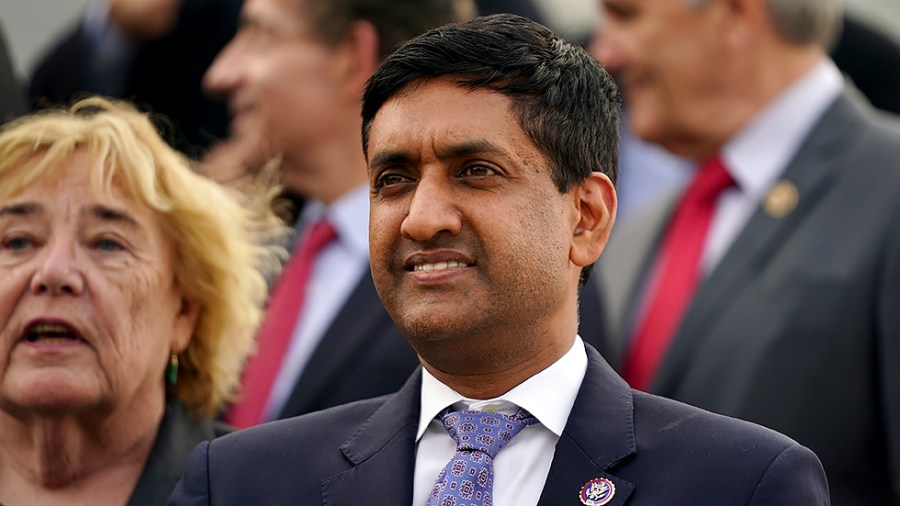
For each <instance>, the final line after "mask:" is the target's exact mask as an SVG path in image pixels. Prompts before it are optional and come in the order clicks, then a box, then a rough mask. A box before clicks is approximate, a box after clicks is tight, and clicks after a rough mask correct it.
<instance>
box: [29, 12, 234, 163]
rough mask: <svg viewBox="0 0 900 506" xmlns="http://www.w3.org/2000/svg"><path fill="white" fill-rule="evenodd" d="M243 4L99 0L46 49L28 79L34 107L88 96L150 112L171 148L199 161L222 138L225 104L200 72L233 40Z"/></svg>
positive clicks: (225, 115)
mask: <svg viewBox="0 0 900 506" xmlns="http://www.w3.org/2000/svg"><path fill="white" fill-rule="evenodd" d="M240 8H241V0H102V1H97V2H91V3H90V5H89V7H88V10H87V12H86V14H85V16H84V17H83V19H82V20H80V22H79V23H78V24H77V25H76V26H75V27H73V28H72V30H70V31H69V32H67V33H66V34H64V35H63V36H62V37H61V38H60V39H59V41H58V42H57V43H56V44H54V46H53V47H51V48H50V50H48V51H47V53H46V55H45V56H44V57H43V59H42V60H41V62H40V63H39V64H38V65H37V67H36V68H35V70H34V72H33V73H32V76H31V82H30V85H29V94H30V97H31V101H32V103H33V105H34V106H35V107H37V108H41V107H47V106H58V105H68V104H69V103H71V102H73V101H75V100H77V99H78V98H81V97H82V96H85V95H87V94H94V93H97V94H102V95H106V96H111V97H117V98H122V99H125V100H129V101H132V102H134V103H135V105H136V106H137V107H139V108H141V109H142V110H147V111H150V112H152V113H154V115H153V117H154V119H155V120H157V124H158V126H160V127H161V133H162V134H163V135H164V137H165V138H166V140H167V141H168V142H169V143H170V144H171V145H172V146H173V147H175V148H176V149H179V150H180V151H182V152H184V153H185V154H187V155H189V156H191V157H193V158H200V157H201V156H202V155H203V154H204V153H205V150H206V149H207V147H208V146H209V145H210V144H212V143H213V142H214V141H215V140H217V139H220V138H222V137H223V136H225V134H226V133H227V125H228V117H227V114H226V110H225V107H224V106H223V104H221V103H219V102H217V101H214V100H212V99H210V98H209V97H207V96H206V95H205V94H204V92H203V88H202V86H201V81H202V80H203V73H204V72H206V69H207V68H209V65H210V64H211V63H212V61H213V58H215V56H216V54H217V53H218V52H219V50H220V49H221V48H222V47H223V46H224V45H225V44H226V43H227V42H228V41H229V40H230V39H231V38H232V37H233V36H234V34H235V31H236V30H237V16H238V12H239V11H240Z"/></svg>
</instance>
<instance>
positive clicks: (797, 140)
mask: <svg viewBox="0 0 900 506" xmlns="http://www.w3.org/2000/svg"><path fill="white" fill-rule="evenodd" d="M842 88H843V77H842V76H841V73H840V71H839V70H838V68H837V67H836V66H835V64H834V62H832V61H831V60H830V59H828V58H822V60H821V61H819V63H818V64H817V65H816V66H815V67H813V69H812V70H811V71H809V72H808V73H807V74H806V75H804V76H803V77H801V78H800V79H798V80H797V81H796V82H794V83H793V84H792V85H791V86H789V87H788V88H787V89H786V90H784V91H783V92H782V93H781V94H780V95H779V96H778V97H776V98H775V100H773V101H772V102H771V103H770V104H769V105H767V106H766V107H765V108H764V109H762V111H760V112H759V114H757V115H756V117H754V118H753V120H751V121H750V122H749V123H748V124H747V126H745V127H744V129H743V130H741V131H740V132H739V133H738V134H737V135H736V136H734V137H732V139H731V140H730V141H728V143H727V144H726V145H725V147H724V148H723V150H722V158H723V161H724V162H725V166H726V167H728V170H729V172H730V173H731V176H732V177H733V178H734V180H735V182H737V183H738V186H739V187H740V189H741V192H744V193H746V194H747V195H749V196H753V197H755V198H756V199H757V200H761V199H762V196H763V195H764V194H765V193H766V191H768V189H769V187H770V186H771V185H772V184H773V183H774V182H775V180H776V179H777V178H778V177H779V176H780V175H781V174H782V173H783V172H784V170H785V169H786V168H787V165H788V163H789V162H790V160H791V159H792V158H793V157H794V155H795V154H796V152H797V149H799V147H800V145H801V144H802V143H803V140H804V139H805V138H806V136H807V135H808V134H809V132H810V130H811V129H812V128H813V126H814V125H815V124H816V122H817V121H818V120H819V118H820V117H821V115H822V114H823V113H824V112H825V110H826V109H827V108H828V106H829V105H831V103H832V102H833V101H834V100H835V98H837V96H838V95H839V94H840V93H841V89H842Z"/></svg>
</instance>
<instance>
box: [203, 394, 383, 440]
mask: <svg viewBox="0 0 900 506" xmlns="http://www.w3.org/2000/svg"><path fill="white" fill-rule="evenodd" d="M388 398H390V396H389V395H386V396H382V397H377V398H374V399H365V400H362V401H357V402H352V403H349V404H343V405H340V406H335V407H332V408H328V409H324V410H321V411H315V412H313V413H307V414H305V415H301V416H295V417H293V418H286V419H283V420H277V421H274V422H269V423H265V424H262V425H259V426H256V427H252V428H249V429H244V430H239V431H237V432H233V433H231V434H229V435H227V436H224V437H221V438H219V439H217V440H216V441H215V444H214V445H212V446H211V451H216V452H232V451H238V452H253V453H262V454H265V453H267V452H270V451H272V450H274V449H278V448H281V449H284V448H285V447H286V446H292V447H294V446H296V447H297V448H301V447H303V446H298V445H307V444H310V443H311V444H313V446H321V447H327V448H330V449H336V448H337V447H338V446H340V445H341V443H343V442H344V441H346V440H347V439H348V438H349V437H351V436H352V435H353V433H354V432H356V431H357V430H358V429H359V427H360V425H362V424H363V423H364V422H365V421H366V420H367V419H369V418H370V417H371V416H372V414H373V413H375V411H377V410H378V408H379V407H381V405H382V404H384V402H385V401H386V400H387V399H388Z"/></svg>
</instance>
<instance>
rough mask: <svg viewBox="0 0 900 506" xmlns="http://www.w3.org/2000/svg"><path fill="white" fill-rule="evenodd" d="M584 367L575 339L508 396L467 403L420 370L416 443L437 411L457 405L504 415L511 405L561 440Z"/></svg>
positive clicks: (580, 344)
mask: <svg viewBox="0 0 900 506" xmlns="http://www.w3.org/2000/svg"><path fill="white" fill-rule="evenodd" d="M587 364H588V359H587V353H586V352H585V350H584V343H583V342H582V340H581V337H579V336H575V342H574V343H573V344H572V347H571V348H570V349H569V351H567V352H566V354H565V355H563V356H562V357H560V358H559V360H557V361H556V362H554V363H553V364H551V365H550V366H548V367H547V368H546V369H544V370H543V371H541V372H539V373H537V374H535V375H534V376H532V377H530V378H528V379H527V380H525V381H524V382H522V383H521V384H519V385H518V386H516V387H515V388H513V389H512V390H510V391H509V392H506V393H505V394H503V395H501V396H500V397H498V398H496V399H488V400H476V399H467V398H465V397H463V396H462V395H460V394H459V393H458V392H456V391H455V390H453V389H452V388H450V387H448V386H447V385H445V384H443V383H441V382H440V381H439V380H438V379H437V378H435V377H434V376H432V375H431V373H429V372H428V370H426V369H425V368H423V369H422V391H421V396H422V404H421V406H422V408H421V410H420V411H419V430H418V432H417V433H416V441H419V440H420V439H421V438H422V434H424V433H425V429H427V428H428V425H429V424H430V423H431V421H432V420H434V418H435V417H436V416H437V415H438V414H439V413H440V412H441V411H443V410H444V409H445V408H447V407H448V406H452V405H454V404H457V403H461V404H462V406H460V408H462V407H465V408H466V409H483V408H484V407H486V406H489V405H490V406H493V407H494V408H496V409H497V410H498V411H506V410H508V409H510V408H512V406H513V405H515V406H518V407H520V408H524V409H526V410H527V411H528V412H529V413H531V414H532V415H534V417H535V418H537V419H538V421H540V422H541V424H542V425H544V427H546V428H548V429H549V430H550V431H551V432H553V433H554V434H556V435H557V436H561V435H562V432H563V429H565V427H566V421H567V420H568V419H569V412H571V411H572V406H573V405H574V404H575V397H577V396H578V390H579V389H580V388H581V382H582V380H584V375H585V372H587ZM512 410H513V411H514V410H515V408H512Z"/></svg>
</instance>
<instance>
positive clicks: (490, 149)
mask: <svg viewBox="0 0 900 506" xmlns="http://www.w3.org/2000/svg"><path fill="white" fill-rule="evenodd" d="M479 153H498V154H505V153H506V152H505V151H504V150H502V149H500V148H498V147H497V146H496V145H495V144H493V143H491V142H488V141H486V140H481V139H479V140H473V141H465V142H460V143H457V144H451V145H449V146H442V147H441V148H440V149H438V150H437V154H438V156H440V157H441V158H459V157H464V156H470V155H475V154H479ZM412 159H413V157H412V156H410V155H409V154H407V153H405V152H403V151H383V152H380V153H375V154H374V155H373V156H372V160H371V162H369V166H370V167H377V166H380V165H392V164H398V163H399V164H402V163H409V162H410V161H411V160H412Z"/></svg>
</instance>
